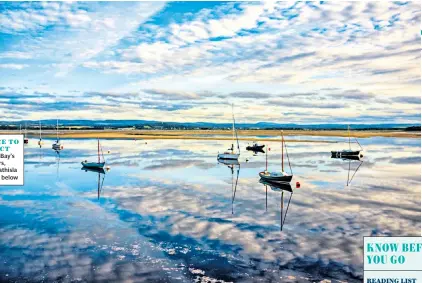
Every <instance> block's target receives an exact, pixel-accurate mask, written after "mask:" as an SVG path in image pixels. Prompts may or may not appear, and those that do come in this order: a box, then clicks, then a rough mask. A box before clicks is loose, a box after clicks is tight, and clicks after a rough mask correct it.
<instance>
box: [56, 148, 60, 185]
mask: <svg viewBox="0 0 422 283" xmlns="http://www.w3.org/2000/svg"><path fill="white" fill-rule="evenodd" d="M56 153H57V156H56V161H57V162H56V165H57V166H56V168H57V169H56V179H57V180H59V170H60V151H57V150H56Z"/></svg>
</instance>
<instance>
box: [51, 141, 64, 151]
mask: <svg viewBox="0 0 422 283" xmlns="http://www.w3.org/2000/svg"><path fill="white" fill-rule="evenodd" d="M51 148H52V149H54V150H62V149H63V146H62V145H61V144H59V143H55V144H53V146H52V147H51Z"/></svg>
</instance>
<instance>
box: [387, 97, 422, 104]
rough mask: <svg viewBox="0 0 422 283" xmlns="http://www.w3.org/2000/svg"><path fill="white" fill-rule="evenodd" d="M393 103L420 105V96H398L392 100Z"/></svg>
mask: <svg viewBox="0 0 422 283" xmlns="http://www.w3.org/2000/svg"><path fill="white" fill-rule="evenodd" d="M392 100H393V101H394V102H398V103H405V104H421V97H420V96H399V97H394V98H392Z"/></svg>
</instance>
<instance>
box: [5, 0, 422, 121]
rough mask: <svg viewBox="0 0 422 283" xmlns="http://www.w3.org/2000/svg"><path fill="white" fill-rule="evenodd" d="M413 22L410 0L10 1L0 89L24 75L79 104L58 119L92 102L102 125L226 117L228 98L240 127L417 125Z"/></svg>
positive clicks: (416, 10)
mask: <svg viewBox="0 0 422 283" xmlns="http://www.w3.org/2000/svg"><path fill="white" fill-rule="evenodd" d="M419 23H420V7H419V6H418V5H416V4H415V3H412V2H409V3H407V4H406V5H397V4H395V3H392V2H382V3H381V2H370V3H358V2H356V3H355V2H353V3H333V2H318V3H317V2H315V3H307V2H297V3H289V2H271V3H258V2H257V3H247V2H241V3H235V2H228V3H226V2H216V3H214V2H210V3H208V2H207V3H203V4H200V5H196V4H192V3H186V4H182V3H178V2H172V3H168V4H164V3H148V2H142V3H134V2H130V3H129V2H128V3H83V2H70V3H67V2H63V3H54V2H47V3H41V2H40V3H39V2H28V3H18V2H16V3H7V4H5V5H4V7H3V9H2V10H1V11H0V31H1V32H3V33H4V34H6V35H7V37H8V38H10V40H8V41H7V42H8V44H7V45H4V46H2V47H0V60H1V62H0V68H2V69H4V70H10V71H9V72H4V73H5V74H4V76H5V79H4V83H3V84H4V86H5V87H9V86H16V85H20V84H21V83H22V76H23V77H24V80H25V85H26V86H28V87H29V88H30V90H31V91H44V92H49V93H55V94H57V97H58V98H57V99H58V101H69V100H70V99H69V97H70V96H73V97H74V101H75V102H78V103H80V105H79V106H80V107H81V108H80V109H79V110H77V109H76V108H77V107H72V108H71V110H69V111H65V110H61V111H60V112H61V113H62V115H63V116H66V117H76V116H77V117H84V118H89V117H96V118H98V116H97V115H99V113H95V112H89V111H88V110H87V109H86V108H85V107H83V105H92V106H93V107H95V105H98V106H99V105H102V106H104V107H103V109H102V114H103V115H105V116H107V117H111V118H112V117H114V115H115V113H116V111H118V109H120V111H118V112H121V113H122V117H123V116H124V117H126V118H134V117H139V115H145V116H148V118H149V119H159V120H163V119H167V120H171V121H197V120H198V119H200V120H202V121H203V120H207V121H214V122H227V121H228V120H229V119H230V117H229V115H226V113H225V112H223V113H222V112H221V109H220V107H221V105H222V104H224V103H227V102H228V100H230V102H233V103H234V104H235V105H242V111H241V113H238V115H239V118H240V119H245V120H248V121H250V122H259V121H260V120H262V119H264V120H268V119H269V120H275V121H279V122H280V121H281V120H280V119H281V118H280V115H279V113H280V109H281V107H285V109H286V111H285V114H286V115H289V118H290V119H291V120H295V121H297V122H305V123H306V122H308V123H309V122H316V121H322V120H326V119H327V118H332V120H333V122H340V121H341V120H342V119H347V120H350V121H352V120H354V119H356V121H358V120H359V121H362V122H369V121H371V122H372V121H376V120H377V119H378V120H379V121H380V122H383V121H388V120H390V121H400V122H418V121H419V120H420V119H416V118H415V117H417V114H420V110H418V109H416V107H415V106H416V104H417V103H418V100H417V99H415V98H411V97H417V96H419V94H420V66H419V65H418V64H417V62H419V61H420V60H419V59H420V38H419V36H418V35H416V34H415V33H414V32H413V31H414V30H415V28H418V27H419ZM23 60H25V61H23ZM13 66H14V67H13ZM18 66H19V67H18ZM6 68H7V69H6ZM13 68H14V69H13ZM46 77H47V78H50V79H49V82H48V85H40V83H39V82H40V81H45V78H46ZM81 82H83V83H81ZM75 86H77V87H75ZM71 90H77V91H78V92H77V93H70V91H71ZM144 90H145V91H144ZM82 94H85V96H84V95H82ZM59 97H61V100H60V99H59ZM398 97H403V98H398ZM405 97H409V98H408V99H407V98H405ZM101 99H102V100H103V101H100V100H101ZM252 99H258V100H257V101H256V102H255V103H253V104H251V103H247V105H245V103H244V102H246V101H250V100H252ZM368 99H369V101H370V103H362V101H363V100H365V101H368ZM162 101H164V102H165V103H160V102H162ZM15 102H16V101H15ZM272 102H274V103H272ZM12 103H13V102H12ZM47 103H52V101H50V102H47ZM389 103H391V107H392V108H393V110H394V111H396V112H393V111H392V110H391V109H389V108H387V107H385V105H386V104H389ZM334 104H337V105H338V106H336V105H334ZM3 105H5V104H3ZM340 105H343V106H344V105H348V106H349V105H350V107H345V108H341V107H340ZM22 107H24V106H22ZM27 107H31V106H30V105H27ZM296 107H297V109H296ZM122 109H124V111H123V110H122ZM295 109H296V110H295ZM58 112H59V111H58ZM369 112H370V113H371V115H364V113H369ZM405 112H407V113H405ZM28 113H29V115H32V113H31V111H29V112H28ZM264 113H266V114H265V115H264ZM397 113H399V114H400V115H397ZM41 114H42V112H40V111H38V110H37V112H36V114H34V115H35V116H37V117H38V115H41ZM55 114H57V113H55ZM163 114H165V115H163ZM10 115H12V114H10ZM13 115H15V114H13ZM44 115H49V114H48V113H44ZM13 117H16V116H13ZM376 117H378V118H376Z"/></svg>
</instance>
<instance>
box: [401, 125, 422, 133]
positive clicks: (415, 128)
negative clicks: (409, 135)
mask: <svg viewBox="0 0 422 283" xmlns="http://www.w3.org/2000/svg"><path fill="white" fill-rule="evenodd" d="M404 130H405V131H407V132H420V131H421V126H412V127H407V128H406V129H404Z"/></svg>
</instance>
